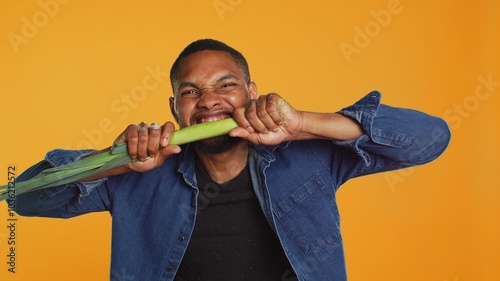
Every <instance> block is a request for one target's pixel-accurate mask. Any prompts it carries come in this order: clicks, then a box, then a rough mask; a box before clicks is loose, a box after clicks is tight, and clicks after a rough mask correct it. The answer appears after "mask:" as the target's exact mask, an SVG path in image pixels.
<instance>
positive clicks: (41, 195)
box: [16, 149, 106, 217]
mask: <svg viewBox="0 0 500 281" xmlns="http://www.w3.org/2000/svg"><path fill="white" fill-rule="evenodd" d="M92 152H94V150H62V149H56V150H52V151H49V152H48V153H47V154H46V156H45V159H44V160H42V161H40V162H39V163H37V164H35V165H33V166H31V167H30V168H29V169H27V170H26V171H24V172H23V173H22V174H21V175H19V177H18V178H17V181H25V180H28V179H30V178H33V177H35V176H36V175H38V174H39V173H40V172H42V171H43V170H46V169H49V168H52V167H57V166H61V165H65V164H68V163H71V162H75V161H78V160H79V159H81V158H82V157H84V156H86V155H89V154H90V153H92ZM105 181H106V178H102V179H98V180H94V181H89V182H73V183H70V184H65V185H61V186H54V187H49V188H45V189H41V190H36V191H32V192H27V193H24V194H20V195H18V196H16V212H17V213H18V214H20V215H24V216H50V217H69V216H71V215H65V214H64V212H65V211H64V205H66V204H68V203H69V202H76V203H78V202H80V200H82V199H83V198H84V197H87V196H88V195H89V194H91V192H92V191H93V190H94V189H95V188H96V187H97V186H99V185H102V184H103V183H104V182H105Z"/></svg>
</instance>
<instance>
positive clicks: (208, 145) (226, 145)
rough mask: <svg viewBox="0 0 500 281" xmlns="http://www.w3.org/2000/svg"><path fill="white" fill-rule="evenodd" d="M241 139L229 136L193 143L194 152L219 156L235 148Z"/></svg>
mask: <svg viewBox="0 0 500 281" xmlns="http://www.w3.org/2000/svg"><path fill="white" fill-rule="evenodd" d="M240 141H242V139H241V138H233V137H231V136H229V135H224V136H219V137H214V138H210V139H205V140H200V141H196V142H194V143H193V145H194V147H195V149H196V150H198V151H200V152H202V153H206V154H220V153H223V152H226V151H228V150H230V149H231V148H233V147H235V146H236V145H237V144H238V143H239V142H240Z"/></svg>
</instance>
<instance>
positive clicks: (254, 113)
mask: <svg viewBox="0 0 500 281" xmlns="http://www.w3.org/2000/svg"><path fill="white" fill-rule="evenodd" d="M258 108H261V105H260V100H251V101H250V102H249V103H248V105H247V108H246V111H245V118H246V119H247V120H248V122H249V123H250V126H252V128H253V130H255V132H257V133H260V134H266V133H268V129H267V127H266V125H265V124H264V123H263V122H262V121H261V119H260V117H259V115H262V112H258ZM259 110H261V109H259ZM249 132H250V131H249Z"/></svg>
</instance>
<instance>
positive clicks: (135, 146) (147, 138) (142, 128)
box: [114, 122, 181, 172]
mask: <svg viewBox="0 0 500 281" xmlns="http://www.w3.org/2000/svg"><path fill="white" fill-rule="evenodd" d="M174 131H175V126H174V124H173V123H172V122H166V123H165V124H164V125H163V126H159V125H157V124H155V123H153V124H151V125H148V124H147V123H145V122H142V123H140V124H138V125H137V124H132V125H129V126H128V127H127V128H126V129H125V131H123V132H122V133H121V134H120V135H119V136H118V138H116V140H115V142H114V143H123V142H127V147H128V154H129V155H130V157H131V158H133V159H136V158H137V159H138V160H139V161H134V162H131V163H128V164H125V167H126V168H128V169H130V170H132V171H136V172H145V171H149V170H152V169H154V168H156V167H159V166H161V165H162V164H163V162H164V161H165V159H167V157H169V156H170V155H172V154H176V153H179V152H180V151H181V148H180V146H178V145H168V142H169V141H170V138H171V137H172V135H173V133H174Z"/></svg>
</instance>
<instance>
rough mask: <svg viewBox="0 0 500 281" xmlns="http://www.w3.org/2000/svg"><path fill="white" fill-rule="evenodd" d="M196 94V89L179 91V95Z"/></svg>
mask: <svg viewBox="0 0 500 281" xmlns="http://www.w3.org/2000/svg"><path fill="white" fill-rule="evenodd" d="M195 94H197V92H196V90H187V91H184V92H182V93H181V95H183V96H186V95H195Z"/></svg>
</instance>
